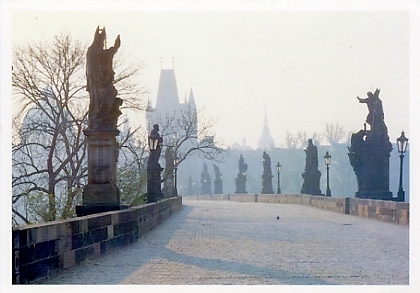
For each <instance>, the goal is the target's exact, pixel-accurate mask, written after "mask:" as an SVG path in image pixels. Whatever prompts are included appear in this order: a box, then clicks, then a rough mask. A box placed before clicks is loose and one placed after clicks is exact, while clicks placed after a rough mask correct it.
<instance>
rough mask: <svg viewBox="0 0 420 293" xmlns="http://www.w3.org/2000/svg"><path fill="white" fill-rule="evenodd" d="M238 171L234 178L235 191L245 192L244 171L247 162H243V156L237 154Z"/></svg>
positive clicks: (246, 167) (246, 168)
mask: <svg viewBox="0 0 420 293" xmlns="http://www.w3.org/2000/svg"><path fill="white" fill-rule="evenodd" d="M238 165H239V173H238V175H237V177H236V178H235V184H236V191H235V193H247V191H246V171H247V170H248V164H245V160H244V157H243V156H242V155H240V156H239V162H238Z"/></svg>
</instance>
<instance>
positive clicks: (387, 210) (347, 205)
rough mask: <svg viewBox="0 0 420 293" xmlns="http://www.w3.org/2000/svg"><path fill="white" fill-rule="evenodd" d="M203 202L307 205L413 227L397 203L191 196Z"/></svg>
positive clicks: (268, 196) (298, 197)
mask: <svg viewBox="0 0 420 293" xmlns="http://www.w3.org/2000/svg"><path fill="white" fill-rule="evenodd" d="M188 198H189V199H199V200H231V201H237V202H263V203H279V204H303V205H309V206H313V207H316V208H320V209H324V210H329V211H333V212H337V213H343V214H350V215H354V216H359V217H364V218H370V219H376V220H380V221H384V222H391V223H395V224H400V225H405V226H408V225H409V222H410V221H409V213H410V206H409V203H407V202H395V201H386V200H374V199H359V198H350V197H325V196H317V195H308V194H210V195H194V196H188Z"/></svg>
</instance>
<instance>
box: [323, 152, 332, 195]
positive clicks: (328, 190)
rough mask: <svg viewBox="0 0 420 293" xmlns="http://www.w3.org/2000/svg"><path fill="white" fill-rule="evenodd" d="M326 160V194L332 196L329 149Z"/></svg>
mask: <svg viewBox="0 0 420 293" xmlns="http://www.w3.org/2000/svg"><path fill="white" fill-rule="evenodd" d="M324 160H325V165H326V166H327V191H326V192H325V196H331V189H330V164H331V156H330V155H329V154H328V151H327V152H326V153H325V156H324Z"/></svg>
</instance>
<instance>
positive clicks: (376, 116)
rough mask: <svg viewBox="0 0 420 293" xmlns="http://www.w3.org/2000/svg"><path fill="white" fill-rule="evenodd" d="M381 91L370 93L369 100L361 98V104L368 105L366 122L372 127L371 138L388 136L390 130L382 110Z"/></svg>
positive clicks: (368, 94)
mask: <svg viewBox="0 0 420 293" xmlns="http://www.w3.org/2000/svg"><path fill="white" fill-rule="evenodd" d="M379 92H380V90H379V89H376V90H375V93H372V92H368V93H367V96H368V97H367V98H364V99H362V98H359V96H357V99H358V100H359V103H364V104H367V107H368V110H369V113H368V115H367V117H366V122H367V123H368V124H369V125H370V130H371V132H370V133H371V136H387V135H388V129H387V127H386V125H385V121H384V110H383V108H382V101H381V99H379Z"/></svg>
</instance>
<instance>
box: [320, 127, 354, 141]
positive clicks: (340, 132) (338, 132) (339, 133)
mask: <svg viewBox="0 0 420 293" xmlns="http://www.w3.org/2000/svg"><path fill="white" fill-rule="evenodd" d="M324 137H325V139H326V141H327V142H328V143H329V144H330V145H334V144H338V143H343V142H347V141H348V140H349V137H350V135H349V132H347V131H345V130H344V127H343V126H342V125H340V124H339V123H338V122H337V123H336V124H332V123H331V124H329V123H326V124H325V134H324Z"/></svg>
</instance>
